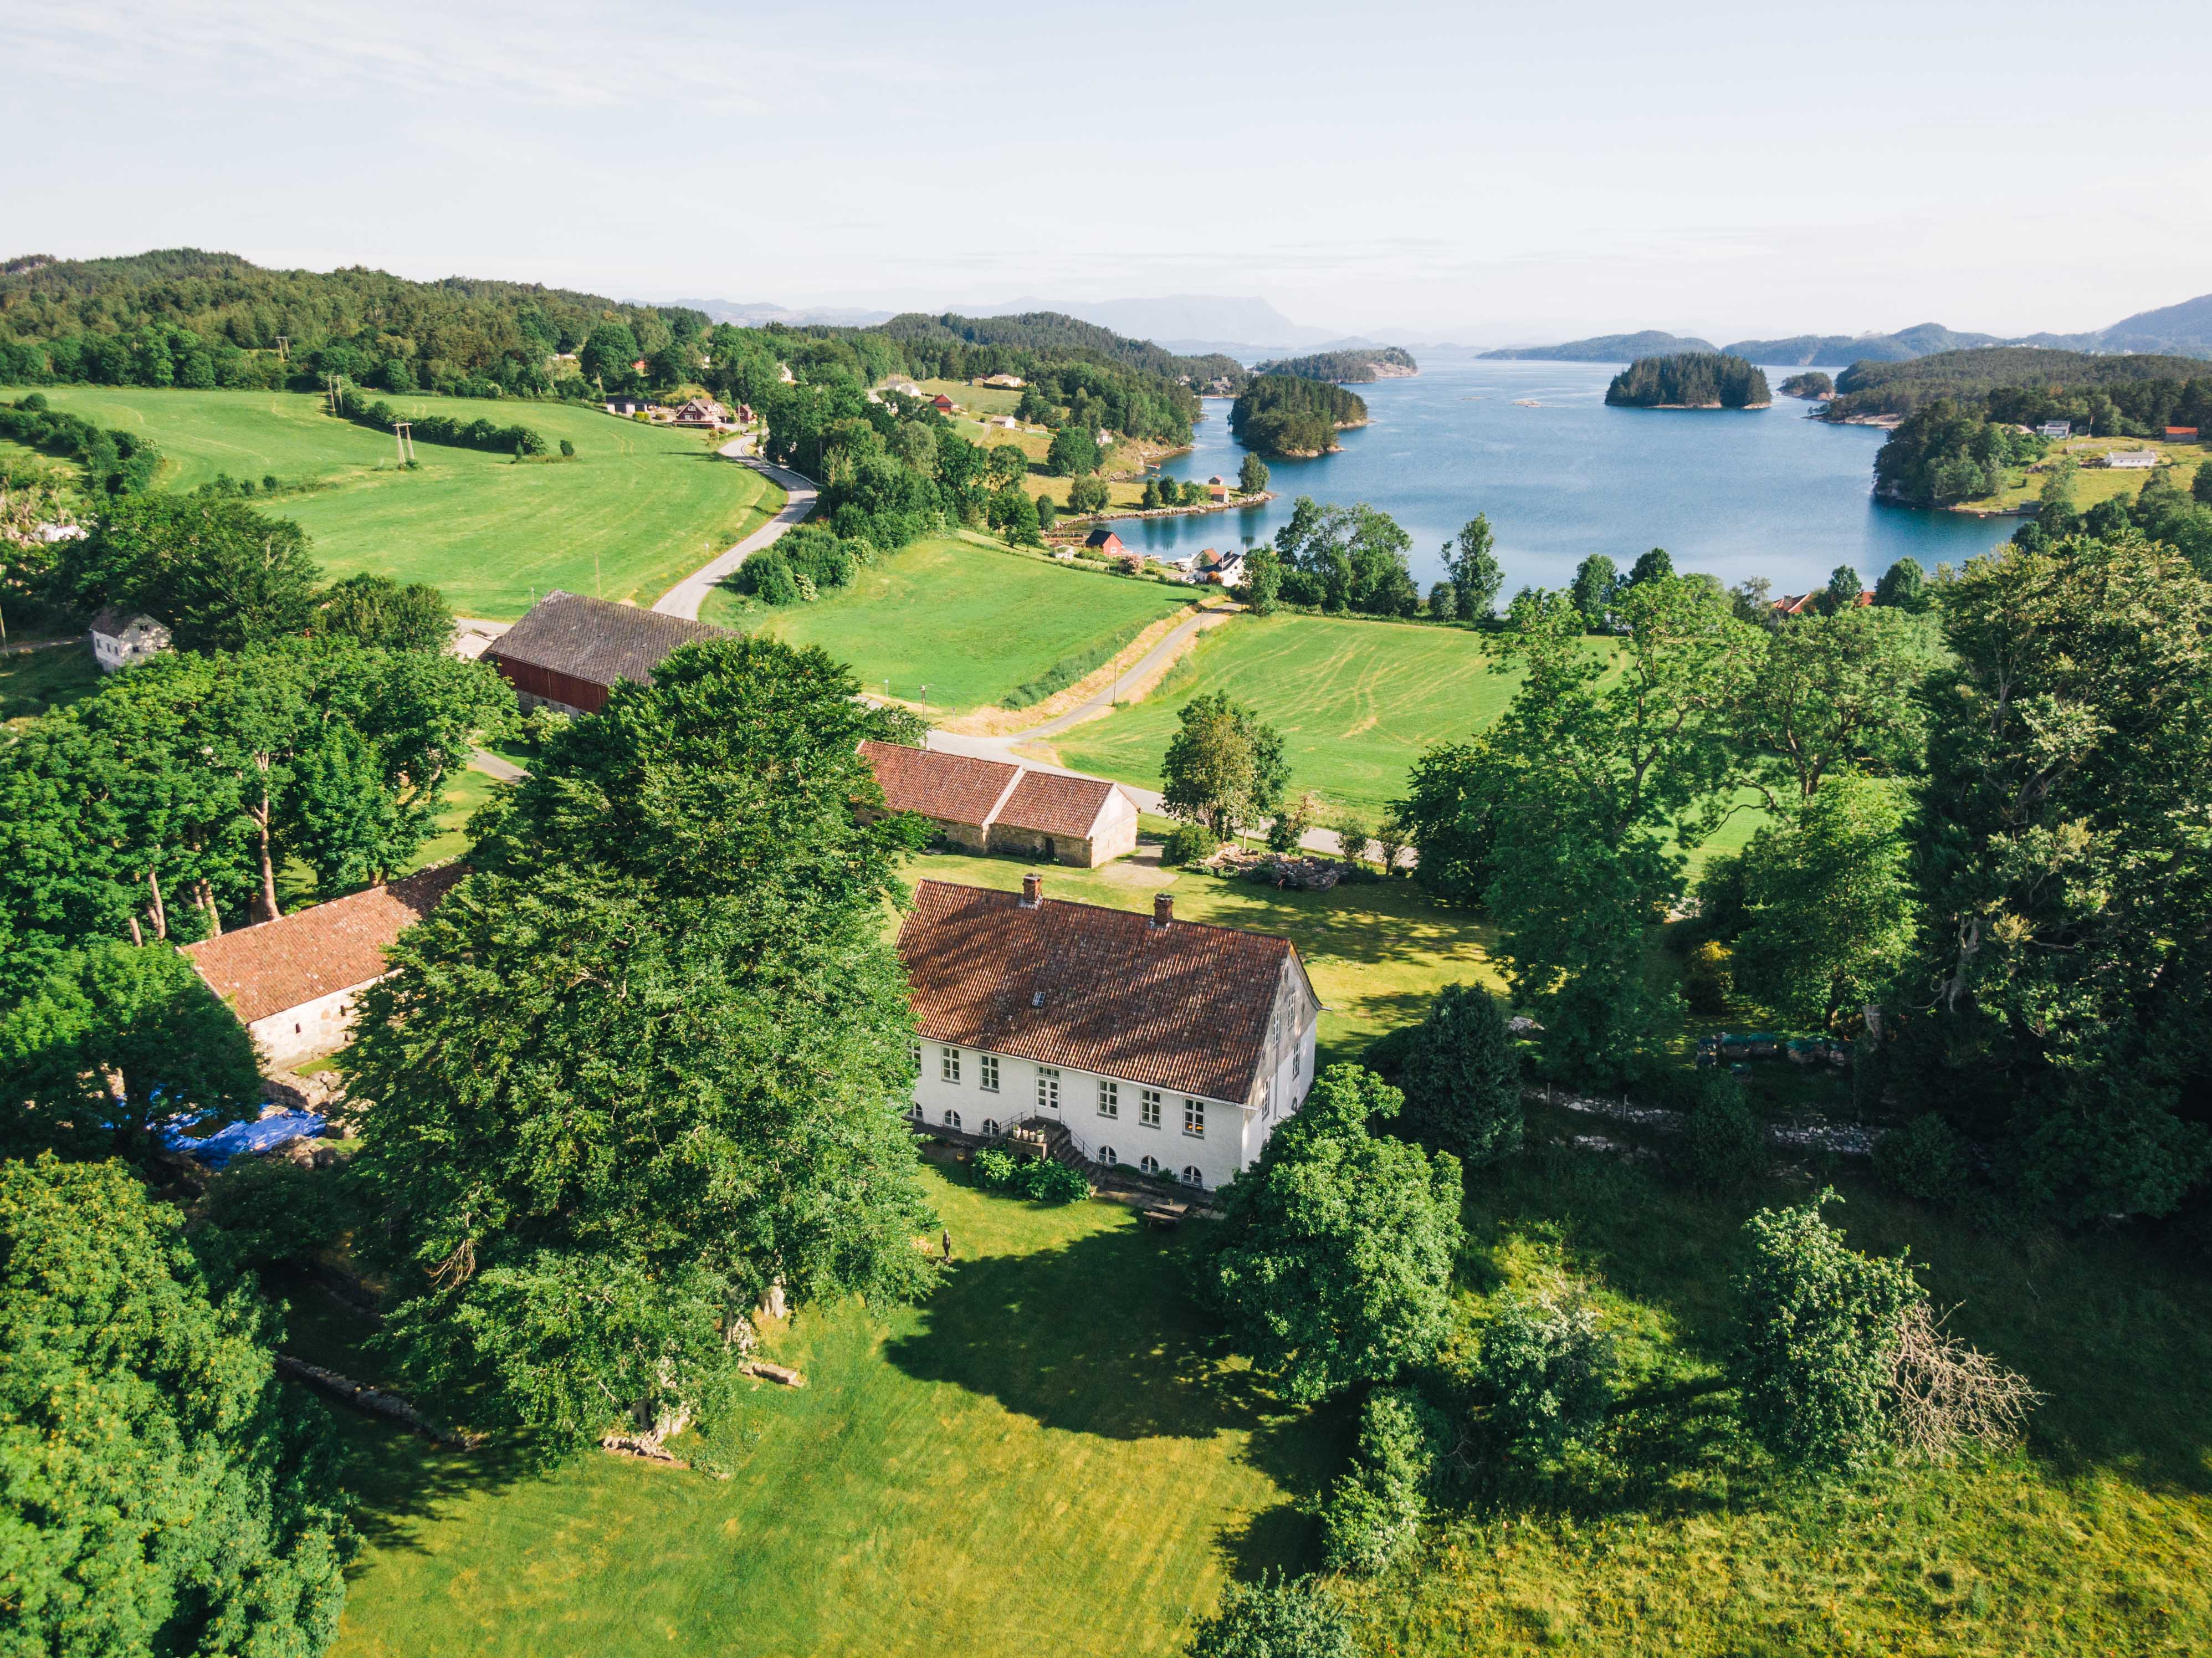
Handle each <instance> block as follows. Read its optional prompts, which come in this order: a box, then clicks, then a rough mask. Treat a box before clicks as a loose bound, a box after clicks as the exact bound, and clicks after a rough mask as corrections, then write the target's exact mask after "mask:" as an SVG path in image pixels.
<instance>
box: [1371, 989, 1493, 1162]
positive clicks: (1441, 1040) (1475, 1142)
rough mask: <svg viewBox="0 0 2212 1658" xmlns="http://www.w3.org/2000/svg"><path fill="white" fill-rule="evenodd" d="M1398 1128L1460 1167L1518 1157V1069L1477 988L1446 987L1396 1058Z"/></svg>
mask: <svg viewBox="0 0 2212 1658" xmlns="http://www.w3.org/2000/svg"><path fill="white" fill-rule="evenodd" d="M1398 1065H1399V1076H1398V1084H1399V1086H1400V1087H1401V1089H1403V1090H1405V1095H1406V1108H1405V1112H1404V1117H1403V1121H1404V1123H1405V1127H1406V1128H1407V1131H1408V1132H1410V1133H1413V1134H1414V1135H1416V1136H1418V1137H1419V1139H1421V1140H1422V1141H1423V1142H1424V1143H1425V1144H1426V1145H1433V1146H1436V1147H1438V1148H1439V1149H1441V1150H1443V1151H1449V1152H1451V1153H1452V1154H1453V1155H1454V1156H1455V1157H1458V1158H1459V1159H1460V1161H1461V1162H1462V1163H1495V1162H1497V1161H1498V1159H1499V1158H1500V1157H1507V1156H1510V1154H1512V1153H1513V1152H1515V1151H1519V1150H1520V1149H1521V1129H1522V1110H1521V1063H1520V1060H1519V1058H1518V1056H1517V1055H1516V1054H1515V1053H1514V1051H1513V1039H1512V1037H1511V1035H1509V1034H1508V1032H1507V1031H1506V1029H1505V1017H1504V1014H1502V1013H1501V1012H1499V1011H1498V1004H1497V1002H1496V1001H1495V1000H1494V999H1492V996H1491V994H1490V993H1489V992H1488V991H1486V990H1485V989H1483V988H1482V987H1481V986H1480V985H1446V986H1445V987H1443V989H1442V990H1440V991H1438V992H1437V999H1435V1000H1434V1001H1433V1002H1431V1003H1430V1004H1429V1011H1428V1013H1427V1015H1426V1016H1425V1017H1424V1018H1423V1019H1422V1020H1421V1023H1419V1024H1418V1025H1416V1026H1414V1027H1413V1031H1412V1033H1411V1035H1409V1036H1408V1037H1407V1039H1406V1042H1405V1043H1404V1045H1403V1047H1402V1048H1401V1053H1400V1056H1399V1060H1398Z"/></svg>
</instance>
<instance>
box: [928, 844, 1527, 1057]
mask: <svg viewBox="0 0 2212 1658" xmlns="http://www.w3.org/2000/svg"><path fill="white" fill-rule="evenodd" d="M1031 867H1033V865H1030V864H1028V863H1026V862H1024V860H1022V859H1015V858H969V857H963V856H958V855H956V854H952V853H928V854H927V855H926V856H923V857H920V858H917V859H914V860H913V861H912V862H911V863H910V864H909V865H908V867H907V878H908V879H909V880H915V881H920V880H925V879H927V880H938V881H958V882H962V883H964V884H967V885H969V886H977V887H1000V888H1004V889H1006V890H1010V891H1011V890H1013V889H1015V888H1018V887H1019V886H1020V885H1021V880H1022V876H1023V874H1024V872H1026V871H1027V870H1029V869H1030V868H1031ZM1044 887H1045V892H1046V895H1047V896H1049V897H1054V898H1067V899H1072V900H1074V901H1075V902H1079V903H1086V904H1109V905H1112V906H1114V907H1115V908H1120V909H1133V910H1141V911H1147V912H1149V911H1150V910H1151V908H1152V895H1153V894H1154V893H1156V892H1158V891H1160V890H1162V889H1165V890H1167V891H1169V892H1170V893H1172V894H1173V895H1174V896H1175V913H1176V916H1177V917H1178V918H1180V919H1182V920H1190V921H1210V922H1212V923H1213V924H1214V925H1216V926H1237V927H1247V928H1250V929H1252V930H1254V931H1255V932H1278V933H1280V934H1282V935H1283V936H1284V937H1285V938H1289V939H1290V940H1291V942H1292V943H1293V944H1297V947H1298V956H1299V958H1300V959H1301V960H1302V961H1304V963H1305V966H1306V972H1307V973H1308V974H1309V975H1311V977H1312V979H1313V981H1314V989H1315V990H1316V992H1317V993H1319V994H1320V996H1321V999H1322V1006H1323V1011H1322V1016H1321V1029H1320V1035H1319V1045H1320V1063H1322V1064H1323V1065H1327V1064H1328V1063H1329V1062H1330V1061H1331V1060H1350V1059H1356V1058H1358V1055H1359V1054H1360V1053H1361V1052H1362V1050H1364V1048H1366V1046H1367V1044H1368V1043H1369V1042H1372V1041H1374V1040H1375V1038H1376V1037H1377V1036H1380V1035H1382V1034H1383V1032H1384V1031H1386V1030H1389V1029H1393V1028H1394V1027H1395V1026H1397V1025H1401V1024H1408V1023H1412V1022H1413V1021H1414V1020H1417V1019H1419V1018H1420V1017H1422V1015H1423V1014H1425V1012H1426V1011H1428V1005H1429V1001H1430V999H1431V998H1432V997H1433V996H1434V995H1435V994H1436V993H1437V990H1438V989H1439V988H1441V987H1443V986H1444V985H1447V984H1451V983H1454V982H1458V981H1466V982H1474V981H1483V982H1486V983H1487V984H1489V985H1490V986H1491V987H1492V988H1493V989H1497V990H1500V991H1502V990H1503V988H1504V985H1503V981H1501V980H1500V979H1499V977H1498V972H1497V970H1496V969H1495V968H1493V967H1492V965H1491V963H1490V957H1489V954H1488V950H1487V948H1486V945H1487V941H1488V939H1489V938H1490V929H1489V928H1488V927H1487V926H1485V925H1483V924H1482V923H1481V922H1480V921H1479V920H1476V919H1475V918H1474V917H1473V916H1471V915H1468V914H1465V913H1463V912H1458V911H1454V910H1449V909H1443V908H1439V907H1438V906H1437V905H1435V904H1432V903H1431V902H1429V901H1428V899H1427V898H1426V897H1425V896H1423V895H1422V892H1421V890H1420V888H1419V886H1417V885H1416V884H1414V883H1413V882H1412V881H1409V880H1407V879H1404V878H1400V879H1397V880H1394V881H1374V882H1363V883H1361V884H1358V885H1346V886H1340V887H1336V888H1334V889H1333V890H1330V891H1328V892H1287V891H1282V890H1278V889H1276V888H1274V887H1271V886H1265V885H1262V884H1260V883H1258V882H1256V881H1237V880H1225V879H1223V878H1220V877H1218V876H1214V875H1203V874H1200V873H1198V872H1194V871H1191V870H1180V869H1163V868H1161V867H1160V864H1159V849H1158V847H1140V848H1139V853H1138V855H1137V856H1136V857H1133V858H1123V859H1116V860H1115V862H1113V863H1110V864H1108V865H1105V866H1104V867H1103V868H1100V869H1068V868H1064V867H1060V866H1058V865H1054V866H1051V867H1048V868H1047V869H1046V870H1045V871H1044Z"/></svg>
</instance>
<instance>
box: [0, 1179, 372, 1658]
mask: <svg viewBox="0 0 2212 1658" xmlns="http://www.w3.org/2000/svg"><path fill="white" fill-rule="evenodd" d="M273 1333H274V1331H273V1321H272V1320H271V1319H270V1315H269V1314H268V1311H267V1309H265V1308H264V1306H263V1305H262V1304H261V1303H260V1302H259V1300H258V1297H256V1296H255V1294H254V1293H253V1291H252V1287H251V1286H250V1284H246V1283H244V1282H240V1281H237V1280H234V1279H233V1278H229V1277H228V1276H227V1275H226V1274H224V1273H222V1272H221V1271H219V1270H217V1269H213V1268H210V1266H205V1265H204V1264H203V1263H202V1262H201V1261H200V1260H198V1259H197V1258H196V1257H195V1255H194V1254H193V1252H192V1250H191V1248H189V1247H188V1246H187V1245H186V1243H185V1238H184V1236H183V1220H182V1218H181V1217H180V1216H179V1214H178V1213H177V1212H176V1211H174V1210H173V1209H172V1208H170V1207H168V1206H165V1205H161V1204H158V1203H155V1202H154V1201H152V1200H151V1199H149V1197H148V1196H147V1194H146V1192H145V1189H144V1188H143V1187H142V1186H141V1185H140V1184H139V1182H138V1181H137V1180H136V1179H134V1178H133V1177H132V1176H131V1175H130V1174H129V1173H128V1172H126V1171H125V1169H123V1168H122V1167H121V1166H120V1165H119V1164H117V1163H95V1164H86V1163H64V1162H61V1161H60V1160H58V1159H57V1158H54V1157H41V1158H40V1159H39V1160H38V1161H37V1162H35V1163H23V1162H9V1163H0V1469H4V1471H5V1472H4V1473H0V1563H4V1564H0V1581H4V1582H5V1584H6V1586H7V1587H6V1590H5V1604H6V1606H7V1619H6V1629H7V1637H6V1639H7V1645H8V1648H9V1650H10V1651H13V1652H20V1653H25V1654H29V1653H70V1654H78V1653H82V1654H95V1653H97V1654H110V1653H113V1654H137V1653H161V1654H175V1655H179V1658H185V1655H190V1658H216V1655H238V1658H264V1655H278V1654H284V1655H292V1654H297V1655H302V1658H309V1655H314V1654H318V1653H320V1652H322V1651H324V1650H325V1649H326V1648H327V1647H328V1646H329V1645H330V1643H331V1640H332V1639H333V1638H334V1637H336V1635H337V1623H338V1614H339V1612H340V1611H341V1610H342V1609H343V1606H344V1605H345V1576H344V1567H345V1562H346V1559H347V1558H348V1556H349V1553H350V1552H351V1548H352V1538H351V1533H350V1532H349V1529H348V1527H346V1524H345V1521H344V1518H343V1508H342V1504H343V1497H341V1496H340V1495H339V1494H338V1487H337V1482H336V1480H335V1479H334V1477H333V1473H334V1471H333V1469H332V1467H331V1465H330V1461H329V1460H328V1455H327V1451H326V1449H325V1438H324V1436H325V1434H326V1433H327V1431H328V1430H327V1425H326V1423H325V1420H324V1418H322V1416H321V1412H320V1409H319V1406H314V1405H312V1404H310V1405H307V1406H305V1407H304V1411H303V1409H302V1406H301V1404H300V1403H299V1402H298V1401H296V1400H287V1399H285V1398H283V1396H282V1395H281V1394H280V1393H279V1391H278V1388H277V1385H276V1379H275V1375H274V1362H273V1360H272V1358H271V1357H270V1351H269V1346H268V1343H269V1341H270V1338H271V1336H272V1334H273Z"/></svg>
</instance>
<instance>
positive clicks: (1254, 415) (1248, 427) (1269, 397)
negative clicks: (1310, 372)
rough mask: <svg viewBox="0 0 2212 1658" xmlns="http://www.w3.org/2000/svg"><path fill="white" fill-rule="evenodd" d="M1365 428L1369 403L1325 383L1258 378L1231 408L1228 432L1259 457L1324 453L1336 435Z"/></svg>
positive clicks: (1273, 376) (1332, 445)
mask: <svg viewBox="0 0 2212 1658" xmlns="http://www.w3.org/2000/svg"><path fill="white" fill-rule="evenodd" d="M1366 424H1367V404H1366V403H1365V402H1364V401H1363V400H1362V399H1361V398H1360V397H1359V396H1358V393H1356V392H1347V391H1346V390H1345V389H1344V388H1343V387H1342V386H1338V385H1335V384H1334V383H1332V382H1330V381H1328V380H1302V379H1300V378H1299V377H1298V376H1297V375H1295V374H1262V375H1261V376H1260V377H1259V378H1258V379H1257V380H1254V381H1253V382H1252V383H1251V384H1250V385H1249V386H1246V387H1245V388H1244V390H1243V392H1241V393H1240V394H1239V395H1238V397H1237V401H1236V402H1235V403H1234V404H1231V405H1230V410H1229V430H1230V432H1231V434H1233V435H1234V436H1235V438H1236V439H1237V442H1239V443H1241V444H1243V446H1245V447H1246V448H1247V449H1256V450H1257V451H1259V452H1260V453H1261V454H1263V455H1284V456H1292V457H1297V456H1307V455H1325V454H1327V453H1328V452H1330V451H1331V450H1333V449H1335V448H1336V447H1338V444H1337V441H1336V434H1338V433H1339V432H1341V431H1343V430H1344V429H1346V428H1347V427H1352V426H1364V425H1366Z"/></svg>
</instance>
